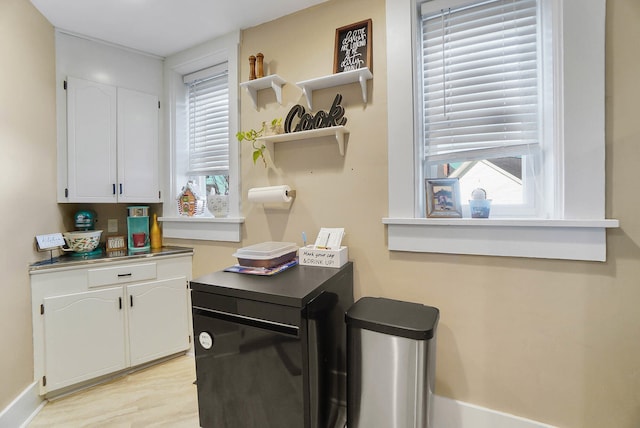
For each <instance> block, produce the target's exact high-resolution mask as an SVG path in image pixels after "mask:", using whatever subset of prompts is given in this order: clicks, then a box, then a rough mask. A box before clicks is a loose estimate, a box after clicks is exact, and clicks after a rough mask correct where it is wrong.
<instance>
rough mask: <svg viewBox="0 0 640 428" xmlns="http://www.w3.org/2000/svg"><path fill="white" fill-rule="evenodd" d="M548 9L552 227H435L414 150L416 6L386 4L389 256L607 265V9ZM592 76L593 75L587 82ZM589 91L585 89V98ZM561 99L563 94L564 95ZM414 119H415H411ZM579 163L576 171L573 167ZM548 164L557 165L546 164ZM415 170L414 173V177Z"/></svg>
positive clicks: (531, 223)
mask: <svg viewBox="0 0 640 428" xmlns="http://www.w3.org/2000/svg"><path fill="white" fill-rule="evenodd" d="M543 1H546V2H547V4H545V7H544V8H543V13H544V14H545V15H546V16H545V19H548V20H550V21H549V22H551V27H552V31H553V32H554V34H555V35H556V37H553V39H552V40H551V41H550V42H548V45H546V46H544V48H546V49H552V50H553V52H554V55H556V58H557V57H558V55H562V61H555V62H554V66H553V67H554V69H553V76H554V82H553V85H554V96H553V105H551V106H550V105H543V109H544V110H543V111H544V114H545V115H547V114H552V115H553V119H554V120H553V122H554V123H555V124H556V126H555V127H554V129H545V130H544V134H545V138H547V139H548V138H552V139H553V141H554V143H555V144H554V148H553V152H554V157H553V159H549V158H546V159H544V160H543V162H544V163H546V165H544V168H548V167H551V171H553V174H552V177H551V179H550V180H546V181H545V194H549V195H554V196H553V201H552V202H549V201H546V203H547V204H549V206H551V207H552V209H551V210H549V215H548V218H532V219H493V218H489V219H470V218H462V219H432V218H424V216H423V215H420V214H421V213H419V212H418V211H419V207H420V204H419V202H420V201H419V198H418V196H417V195H419V193H418V192H419V189H421V188H422V187H423V185H422V183H420V180H419V177H420V173H419V172H420V168H421V158H420V156H419V155H418V154H417V153H416V150H415V137H416V136H417V135H419V133H418V132H419V129H418V128H419V127H420V122H419V118H418V117H417V114H419V112H417V111H416V109H414V108H413V100H414V97H415V94H416V91H415V90H414V76H413V73H414V60H415V55H414V47H415V46H416V43H417V41H416V36H417V34H416V33H417V32H416V25H417V14H418V6H419V4H418V1H417V0H393V1H387V2H386V25H387V105H388V147H389V151H388V153H389V214H388V217H386V218H383V219H382V222H383V224H385V225H386V226H387V234H388V245H389V250H392V251H412V252H434V253H451V254H477V255H493V256H515V257H534V258H551V259H567V260H593V261H605V260H606V229H607V228H614V227H618V226H619V223H618V221H617V220H614V219H605V216H604V214H605V213H604V209H605V199H604V198H605V170H604V168H605V163H604V149H605V139H604V124H605V116H604V82H605V80H604V65H605V63H604V59H605V58H604V47H605V46H604V42H605V38H604V35H605V11H606V1H605V0H585V1H582V2H576V1H571V0H562V1H560V2H556V1H549V0H543ZM585 70H589V72H588V73H586V72H585ZM585 88H586V89H585ZM558 94H562V96H559V95H558ZM407 118H409V120H407ZM572 161H573V162H572ZM549 163H551V165H549ZM408 165H411V168H407V166H408Z"/></svg>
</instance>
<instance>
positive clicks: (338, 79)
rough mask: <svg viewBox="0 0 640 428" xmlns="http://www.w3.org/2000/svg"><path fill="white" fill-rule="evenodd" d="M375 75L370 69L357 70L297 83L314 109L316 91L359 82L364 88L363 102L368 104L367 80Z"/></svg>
mask: <svg viewBox="0 0 640 428" xmlns="http://www.w3.org/2000/svg"><path fill="white" fill-rule="evenodd" d="M372 78H373V74H372V73H371V70H369V68H368V67H364V68H359V69H357V70H350V71H343V72H342V73H335V74H330V75H328V76H323V77H316V78H315V79H309V80H304V81H302V82H297V83H296V85H297V86H298V87H299V88H300V89H302V93H303V94H304V96H305V97H306V98H307V104H308V105H309V108H310V109H313V91H315V90H316V89H325V88H331V87H333V86H339V85H346V84H349V83H355V82H359V83H360V87H361V88H362V101H363V102H364V103H365V104H366V103H367V80H369V79H372Z"/></svg>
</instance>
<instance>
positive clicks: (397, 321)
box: [345, 297, 440, 340]
mask: <svg viewBox="0 0 640 428" xmlns="http://www.w3.org/2000/svg"><path fill="white" fill-rule="evenodd" d="M439 317H440V311H439V310H438V309H437V308H434V307H431V306H425V305H421V304H419V303H410V302H402V301H399V300H391V299H385V298H381V297H363V298H361V299H360V300H358V301H357V302H356V303H354V304H353V305H352V306H351V307H350V308H349V310H348V311H347V313H346V315H345V321H346V322H347V326H352V327H358V328H363V329H365V330H371V331H375V332H379V333H384V334H390V335H394V336H400V337H406V338H409V339H415V340H428V339H431V338H433V336H434V333H435V330H436V327H437V324H438V319H439Z"/></svg>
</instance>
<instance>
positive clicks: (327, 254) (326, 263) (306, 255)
mask: <svg viewBox="0 0 640 428" xmlns="http://www.w3.org/2000/svg"><path fill="white" fill-rule="evenodd" d="M348 258H349V251H348V249H347V247H340V249H339V250H324V249H319V248H315V247H314V246H313V245H307V246H306V247H301V248H300V250H299V251H298V264H300V265H304V266H321V267H332V268H339V267H342V266H344V264H345V263H347V260H348Z"/></svg>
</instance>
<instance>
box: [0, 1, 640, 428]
mask: <svg viewBox="0 0 640 428" xmlns="http://www.w3.org/2000/svg"><path fill="white" fill-rule="evenodd" d="M366 18H372V19H373V30H374V36H373V43H374V45H373V48H374V65H373V73H374V79H373V80H372V81H370V82H369V85H368V86H369V91H370V92H369V98H370V99H369V102H368V103H367V104H366V105H363V103H362V101H361V98H360V93H359V88H358V87H357V85H348V86H341V87H338V88H333V89H326V90H322V91H317V92H315V93H314V111H317V110H318V109H327V108H328V107H329V106H330V104H331V101H332V100H333V97H334V96H335V94H336V93H337V92H339V93H341V94H342V95H343V96H344V100H343V105H344V106H345V107H346V109H347V113H346V117H347V118H348V120H349V122H348V127H349V129H350V131H351V134H350V137H349V140H348V144H347V148H346V155H345V157H341V156H339V155H338V149H337V146H336V144H335V142H332V141H331V140H330V139H326V140H314V141H311V140H309V141H305V142H301V143H293V142H292V143H280V144H278V145H277V148H276V158H275V166H274V167H272V168H268V169H265V168H263V167H262V166H260V165H257V166H253V164H252V162H251V154H250V150H249V148H248V147H246V146H245V147H243V152H242V180H243V183H242V187H243V192H244V193H245V194H246V191H247V189H248V188H250V187H254V186H266V185H272V184H281V183H287V184H290V185H291V186H292V187H294V188H296V189H297V190H298V197H297V199H296V200H295V202H294V203H293V205H292V206H291V208H290V209H280V208H269V209H265V208H263V207H262V206H260V205H253V204H249V203H247V202H246V201H245V203H244V206H243V213H244V215H245V216H246V223H245V225H244V229H243V242H241V243H239V244H236V243H229V244H220V243H215V242H214V243H207V242H205V243H203V242H198V241H181V240H172V241H169V242H170V243H174V244H182V245H185V244H191V245H193V246H194V247H195V248H196V255H195V260H194V262H195V264H194V274H195V275H196V276H197V275H201V274H204V273H206V272H209V271H212V270H215V269H220V268H223V267H225V266H227V265H229V264H231V263H233V262H234V259H233V258H232V257H231V254H232V253H233V251H234V249H235V248H237V247H238V246H242V245H248V244H252V243H256V242H261V241H264V240H292V241H296V242H299V243H300V233H301V232H302V231H306V233H307V235H308V236H309V238H310V239H313V237H314V235H315V233H316V232H317V230H318V228H319V227H322V226H343V227H345V228H346V230H347V233H348V234H347V236H346V238H345V242H346V244H347V245H349V250H350V258H351V259H352V260H353V261H354V262H355V269H356V271H355V272H356V293H357V297H360V296H364V295H373V296H386V297H391V298H397V299H402V300H411V301H416V302H421V303H425V304H428V305H433V306H436V307H438V308H440V310H441V323H440V326H439V337H438V353H437V358H438V359H437V385H436V388H437V390H436V392H437V393H438V394H440V395H443V396H448V397H453V398H455V399H459V400H462V401H467V402H471V403H474V404H478V405H481V406H486V407H489V408H492V409H496V410H500V411H505V412H509V413H514V414H517V415H520V416H523V417H527V418H531V419H535V420H539V421H542V422H547V423H551V424H556V425H559V426H563V427H587V428H596V427H597V428H600V427H621V428H626V427H628V428H631V427H637V426H639V425H640V411H639V410H638V408H639V404H640V396H639V395H638V391H640V379H639V373H640V341H639V340H638V331H639V329H640V311H639V310H638V309H637V306H638V305H639V304H640V303H639V302H640V284H639V279H638V278H640V262H639V260H640V248H639V243H640V221H639V220H637V218H638V216H637V212H638V210H639V209H640V203H639V202H638V199H637V198H635V197H634V192H633V190H634V189H635V187H636V186H635V183H636V182H637V177H636V176H635V172H636V171H637V166H638V165H639V164H640V149H639V148H638V147H640V145H639V144H640V141H639V140H640V121H639V120H638V119H637V116H638V108H637V105H636V104H637V100H638V99H640V83H638V76H640V57H639V56H638V55H637V52H638V49H637V41H638V40H640V25H638V24H639V23H640V4H639V3H638V2H637V1H636V0H615V1H609V2H608V6H607V70H606V71H607V86H606V88H607V100H606V101H607V165H606V167H607V209H606V212H607V216H608V217H610V218H618V219H619V220H620V222H621V228H620V229H617V230H613V231H610V232H609V233H608V244H609V245H608V251H609V259H608V262H607V263H588V262H566V261H553V260H549V261H547V260H530V259H515V258H491V257H475V256H453V255H434V254H409V253H399V252H389V251H387V249H386V237H385V229H384V227H383V225H382V223H381V218H382V217H384V216H385V215H386V213H387V194H388V189H387V139H386V125H385V123H386V92H387V88H386V70H385V68H386V64H385V56H384V55H385V32H384V28H385V21H384V1H383V0H340V1H338V0H334V1H330V2H329V3H327V4H324V5H320V6H317V7H314V8H312V9H309V10H307V11H303V12H301V13H298V14H294V15H291V16H288V17H285V18H282V19H280V20H277V21H275V22H272V23H268V24H264V25H261V26H259V27H255V28H252V29H249V30H247V31H245V32H244V33H243V37H244V41H243V45H242V51H241V58H247V57H248V56H249V55H250V54H255V53H257V52H259V51H260V52H263V53H264V54H265V58H266V61H267V62H269V63H270V64H269V65H270V70H269V72H276V73H278V74H280V75H281V76H282V77H283V78H285V79H286V80H287V81H288V82H290V83H288V84H287V85H286V86H285V87H284V93H283V105H282V106H279V105H278V104H277V103H276V101H275V97H274V96H273V95H272V94H271V93H270V92H269V91H261V92H260V95H259V104H260V110H259V111H255V110H254V109H253V107H252V104H251V102H250V101H249V98H248V97H247V95H246V94H245V93H242V98H241V100H242V115H241V126H242V128H243V129H247V128H251V127H257V126H259V123H260V122H261V121H262V120H270V119H271V118H273V117H279V116H284V115H286V113H287V112H288V110H289V109H290V108H291V107H292V106H293V105H294V104H297V103H300V104H303V105H304V100H303V99H302V96H301V93H300V91H299V90H298V89H297V88H296V87H295V85H294V83H293V82H296V81H300V80H305V79H309V78H313V77H317V76H321V75H325V74H329V73H331V71H332V58H333V37H334V31H335V28H337V27H340V26H342V25H346V24H350V23H353V22H356V21H359V20H362V19H366ZM0 47H1V48H0V53H1V54H2V61H3V66H2V67H0V77H2V79H1V80H0V88H1V89H0V145H1V147H2V152H3V153H2V156H0V163H1V167H0V171H1V174H2V189H3V190H2V192H3V196H4V198H3V200H4V201H5V205H6V206H7V207H11V208H6V209H5V214H4V215H3V216H2V219H3V220H2V223H1V224H2V226H1V227H2V230H1V232H2V234H3V236H4V239H3V241H2V242H3V243H4V245H3V246H2V250H0V251H1V252H2V254H0V256H1V257H0V260H1V263H2V267H3V271H4V276H3V280H2V282H1V286H0V287H1V288H0V350H1V351H0V379H1V381H0V385H1V386H0V409H2V408H4V407H5V406H6V405H7V404H8V403H9V402H10V401H11V400H12V399H13V398H15V397H16V395H17V394H18V393H20V392H21V391H22V390H23V389H24V388H25V387H26V386H27V385H28V384H29V383H30V382H31V381H32V356H31V353H32V346H31V321H30V307H29V298H30V296H29V283H28V275H27V269H26V267H27V265H28V264H29V263H30V262H32V261H33V260H35V259H37V258H40V257H42V255H41V254H37V253H35V252H34V251H33V247H32V242H33V237H34V235H35V234H39V233H48V232H51V231H56V230H60V229H61V228H62V227H63V226H62V220H63V218H62V216H61V215H60V210H59V208H58V206H57V205H56V202H55V183H54V180H55V162H54V159H55V112H54V107H55V102H54V96H55V94H54V84H55V83H54V75H55V68H54V42H53V29H52V28H51V26H50V25H49V24H48V23H47V22H46V21H45V20H44V19H43V18H42V17H41V16H40V15H39V14H38V12H36V11H35V10H34V8H33V7H32V6H31V4H30V3H29V2H28V1H27V0H3V1H2V2H0ZM242 67H243V69H242V80H246V77H247V76H248V62H246V61H245V62H244V63H243V65H242ZM26 81H28V82H29V83H30V85H24V84H20V82H26ZM388 143H389V144H393V141H389V142H388ZM9 245H10V246H11V248H9Z"/></svg>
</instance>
